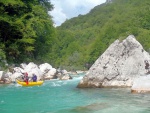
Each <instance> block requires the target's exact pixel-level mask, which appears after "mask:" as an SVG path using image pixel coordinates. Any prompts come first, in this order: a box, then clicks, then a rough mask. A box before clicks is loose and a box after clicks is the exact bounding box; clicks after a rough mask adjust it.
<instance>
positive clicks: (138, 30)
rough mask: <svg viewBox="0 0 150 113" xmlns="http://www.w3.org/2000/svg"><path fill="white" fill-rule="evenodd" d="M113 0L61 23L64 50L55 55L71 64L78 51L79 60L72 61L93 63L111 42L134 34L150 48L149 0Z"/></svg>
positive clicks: (60, 32) (61, 48)
mask: <svg viewBox="0 0 150 113" xmlns="http://www.w3.org/2000/svg"><path fill="white" fill-rule="evenodd" d="M111 1H112V2H106V3H104V4H102V5H99V6H96V7H95V8H94V9H92V10H91V11H90V12H89V13H88V14H86V15H79V16H78V17H75V18H72V19H70V20H66V22H64V23H63V24H62V25H61V26H59V27H57V32H58V36H57V38H58V40H59V41H60V42H59V44H60V48H58V49H60V50H61V51H60V52H59V53H58V54H57V55H56V57H55V58H57V59H59V61H60V62H63V63H64V62H65V63H64V65H67V66H69V65H70V60H71V59H76V58H74V53H75V52H78V60H72V62H71V64H72V65H74V66H81V65H82V66H84V64H93V63H94V62H95V60H96V59H97V58H98V57H99V56H100V55H101V54H102V53H103V52H104V51H105V50H106V48H107V47H108V46H109V45H110V44H111V43H113V42H114V41H115V40H116V39H121V40H123V39H124V38H125V37H127V36H128V35H130V34H133V35H135V36H136V38H137V40H138V41H139V42H140V43H141V44H142V45H143V47H144V48H145V50H147V51H148V50H150V15H149V12H150V8H149V5H150V2H149V0H142V1H141V0H111ZM60 39H61V40H60ZM60 62H59V63H60ZM59 63H58V62H56V64H57V65H59Z"/></svg>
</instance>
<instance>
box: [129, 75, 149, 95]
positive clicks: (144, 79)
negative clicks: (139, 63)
mask: <svg viewBox="0 0 150 113" xmlns="http://www.w3.org/2000/svg"><path fill="white" fill-rule="evenodd" d="M131 92H132V93H145V92H150V75H143V76H140V77H138V78H137V79H135V80H134V82H133V86H132V87H131Z"/></svg>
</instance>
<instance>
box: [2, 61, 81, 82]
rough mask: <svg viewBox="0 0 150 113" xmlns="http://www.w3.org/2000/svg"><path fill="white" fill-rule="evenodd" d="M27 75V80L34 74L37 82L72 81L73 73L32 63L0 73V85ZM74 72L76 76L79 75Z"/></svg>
mask: <svg viewBox="0 0 150 113" xmlns="http://www.w3.org/2000/svg"><path fill="white" fill-rule="evenodd" d="M26 72H27V73H28V76H29V80H30V78H31V77H32V76H33V74H35V75H36V76H37V80H51V79H59V80H68V79H72V76H71V75H73V74H75V73H74V72H68V71H67V70H61V69H56V68H54V67H52V66H51V65H50V64H48V63H44V64H41V65H36V64H35V63H33V62H30V63H29V64H25V63H22V64H20V66H19V67H10V68H9V69H8V71H6V72H5V71H0V83H1V84H9V83H12V82H15V80H16V78H20V79H21V78H22V76H24V73H26ZM80 72H81V71H79V72H76V74H78V73H80Z"/></svg>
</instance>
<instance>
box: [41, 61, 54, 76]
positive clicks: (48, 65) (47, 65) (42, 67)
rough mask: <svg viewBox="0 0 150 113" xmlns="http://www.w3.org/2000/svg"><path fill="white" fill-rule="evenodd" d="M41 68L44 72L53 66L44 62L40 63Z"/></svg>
mask: <svg viewBox="0 0 150 113" xmlns="http://www.w3.org/2000/svg"><path fill="white" fill-rule="evenodd" d="M39 68H40V70H41V71H42V73H43V74H45V73H47V72H48V71H49V70H51V69H52V66H51V65H50V64H48V63H44V64H41V65H39Z"/></svg>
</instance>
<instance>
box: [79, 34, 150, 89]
mask: <svg viewBox="0 0 150 113" xmlns="http://www.w3.org/2000/svg"><path fill="white" fill-rule="evenodd" d="M145 60H147V61H149V62H150V56H149V54H148V53H147V52H146V51H145V50H144V49H143V47H142V45H141V44H140V43H139V42H138V41H137V40H136V39H135V37H134V36H133V35H130V36H128V37H127V38H126V39H125V40H123V41H119V40H116V41H115V42H114V43H112V44H111V45H110V46H109V48H108V49H107V50H106V51H105V52H104V53H103V54H102V55H101V56H100V57H99V58H98V59H97V60H96V62H95V63H94V64H93V65H92V67H91V68H90V69H89V71H88V73H87V74H86V75H85V76H84V77H83V79H82V80H81V81H80V83H79V84H78V86H77V87H81V88H82V87H131V86H132V84H133V80H134V79H135V78H137V77H139V76H140V75H143V74H144V73H146V69H145V63H144V61H145Z"/></svg>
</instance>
